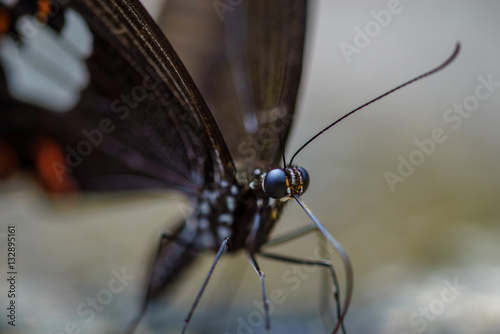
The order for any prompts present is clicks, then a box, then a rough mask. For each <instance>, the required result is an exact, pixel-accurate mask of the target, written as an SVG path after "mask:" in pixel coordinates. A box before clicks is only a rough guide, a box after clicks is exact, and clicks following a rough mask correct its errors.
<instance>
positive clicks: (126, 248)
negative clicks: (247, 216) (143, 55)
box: [0, 0, 500, 334]
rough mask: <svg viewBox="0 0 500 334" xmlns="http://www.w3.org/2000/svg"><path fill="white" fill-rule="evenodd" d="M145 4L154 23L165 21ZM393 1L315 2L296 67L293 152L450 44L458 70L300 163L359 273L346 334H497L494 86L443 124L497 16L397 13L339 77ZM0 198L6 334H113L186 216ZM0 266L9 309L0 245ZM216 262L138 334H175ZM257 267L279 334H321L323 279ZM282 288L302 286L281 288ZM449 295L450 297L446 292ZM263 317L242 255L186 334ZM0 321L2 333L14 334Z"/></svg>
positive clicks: (440, 10)
mask: <svg viewBox="0 0 500 334" xmlns="http://www.w3.org/2000/svg"><path fill="white" fill-rule="evenodd" d="M150 2H151V4H152V7H151V8H153V7H155V6H156V7H160V5H161V1H159V0H158V1H150ZM393 3H394V1H373V0H371V1H355V2H354V1H351V2H350V1H329V0H325V1H312V4H311V8H310V21H309V23H310V26H309V28H310V29H309V31H308V47H307V64H306V66H305V73H304V79H303V82H302V91H301V96H300V102H299V109H298V113H297V116H296V119H295V124H294V129H293V133H292V136H291V140H290V142H289V145H288V149H287V154H288V155H290V154H292V153H293V152H294V150H296V149H297V148H298V147H299V146H300V145H301V144H302V143H303V142H305V141H306V140H307V139H308V138H309V137H311V136H312V135H314V134H315V133H316V132H318V131H319V130H321V129H322V128H323V127H325V126H326V125H327V124H329V123H331V122H332V121H333V120H335V119H337V118H338V117H340V116H342V115H343V114H345V113H346V112H348V111H350V110H351V109H353V108H355V107H357V106H359V105H361V104H363V103H364V102H366V101H368V100H370V99H371V98H373V97H375V96H377V95H379V94H381V93H383V92H385V91H387V90H389V89H391V88H393V87H395V86H397V85H398V84H400V83H402V82H404V81H406V80H408V79H410V78H412V77H414V76H417V75H419V74H421V73H423V72H425V71H427V70H429V69H431V68H433V67H435V66H436V65H438V64H440V63H441V62H442V61H443V60H444V59H445V58H447V57H448V56H449V55H450V53H451V52H452V50H453V48H454V45H455V43H456V41H460V42H461V43H462V51H461V53H460V56H459V57H458V58H457V59H456V60H455V62H454V63H453V64H452V65H451V66H450V67H449V68H447V69H446V70H444V71H443V72H441V73H439V74H437V75H434V76H432V77H430V78H427V79H425V80H423V81H421V82H418V83H416V84H413V85H411V86H409V87H406V88H405V89H404V90H402V91H399V92H397V93H395V94H393V95H391V96H389V97H387V98H385V99H383V100H382V101H379V102H377V103H376V104H374V105H371V106H369V107H367V108H366V109H365V110H363V111H361V112H359V113H358V114H357V115H355V116H353V117H351V118H349V119H347V120H346V121H344V122H342V123H341V124H339V125H338V126H336V128H334V129H333V130H331V131H329V132H328V133H326V134H325V135H323V136H322V137H321V138H320V139H318V140H317V141H315V142H314V143H313V144H311V145H310V147H308V149H306V150H304V151H303V152H302V153H300V155H299V156H298V157H297V159H296V162H297V163H300V164H301V165H303V166H304V167H305V168H307V170H308V171H309V173H310V175H311V185H310V187H309V190H308V193H307V194H305V195H304V200H305V201H306V202H307V203H308V204H309V206H310V208H311V209H312V210H313V211H314V213H315V214H316V215H317V217H318V218H319V219H320V220H321V221H322V222H323V223H324V224H325V226H326V227H327V228H328V230H329V231H330V232H331V233H332V234H334V235H335V236H336V238H337V239H338V240H339V241H340V242H341V243H342V244H343V245H344V247H345V248H346V250H347V251H348V253H349V255H350V257H351V260H352V262H353V265H354V272H355V290H354V297H353V302H352V307H351V310H350V312H349V313H348V316H347V319H346V327H347V328H348V332H349V333H397V334H400V333H401V334H402V333H498V332H499V331H500V320H499V319H500V317H499V314H500V288H499V282H500V265H499V259H498V257H499V256H498V255H499V254H500V246H499V242H498V240H500V228H499V227H500V223H499V217H500V209H499V205H498V198H499V195H500V190H499V185H500V184H499V183H500V175H499V172H498V170H499V167H500V157H499V154H498V152H499V151H498V148H499V141H500V138H499V136H500V132H499V131H498V128H500V110H499V106H500V87H494V92H493V93H492V94H491V96H490V97H489V98H487V99H485V100H484V101H480V105H479V106H478V108H477V110H476V111H473V112H471V115H470V116H469V117H468V118H463V119H462V120H463V121H462V123H461V125H460V126H459V127H458V128H457V129H453V128H452V127H451V125H452V124H451V123H448V122H446V121H445V120H444V119H443V115H444V114H445V112H446V111H447V109H449V108H452V107H453V105H454V104H463V103H464V101H466V100H467V99H469V100H470V96H473V95H474V94H475V91H476V87H477V86H478V85H479V84H480V81H479V80H478V77H480V76H482V77H484V78H487V77H488V76H490V75H491V76H492V78H493V81H500V69H499V66H498V64H499V62H498V55H499V54H500V40H499V38H498V31H499V28H500V23H499V21H498V13H499V12H500V3H498V1H481V2H477V1H461V0H455V1H451V0H450V1H423V0H422V1H409V0H401V1H400V2H399V4H400V5H399V7H398V8H400V9H401V10H400V13H399V14H397V15H392V17H391V20H390V22H389V23H388V24H387V25H386V26H385V27H381V29H380V31H379V32H378V33H375V34H373V37H372V38H371V40H370V43H369V44H368V45H367V46H365V47H363V48H360V50H359V53H358V54H354V55H352V59H351V61H350V62H348V61H347V59H346V57H345V56H344V54H343V53H342V51H341V48H340V45H342V43H348V44H350V45H354V38H355V34H356V32H355V29H356V27H359V28H360V29H361V30H364V29H365V26H366V25H367V24H369V25H370V24H371V25H372V24H373V23H370V22H375V20H374V17H373V15H372V14H371V12H372V11H375V12H379V11H381V10H386V9H387V8H388V6H391V4H393ZM469 100H468V101H469ZM436 128H441V129H443V131H444V133H445V134H446V136H447V137H446V138H447V139H446V140H445V141H444V142H443V143H438V144H436V149H435V152H434V153H433V154H431V155H430V156H426V157H425V160H424V161H423V163H422V164H421V165H419V166H417V167H415V170H414V172H413V173H412V174H411V175H410V176H408V177H407V178H405V182H403V183H397V184H396V185H395V189H394V191H391V189H390V187H389V186H388V183H387V181H386V178H385V177H384V173H385V172H387V171H390V172H393V173H397V169H398V166H399V164H400V160H399V156H402V157H404V158H405V159H408V157H409V156H410V155H411V154H412V153H413V152H414V151H415V150H416V149H418V146H417V145H416V143H415V140H424V139H428V138H431V132H432V131H433V130H434V129H436ZM413 154H416V153H413ZM0 190H1V192H0V214H1V216H0V229H1V230H0V233H6V226H7V225H11V224H15V225H16V226H17V229H18V231H17V238H18V255H17V261H18V263H19V264H18V267H19V270H18V271H19V275H18V292H19V295H18V307H19V308H18V319H17V320H18V326H16V328H15V329H14V331H13V332H15V333H61V332H62V333H64V331H65V325H66V324H67V323H68V322H69V321H75V322H77V323H78V324H80V325H81V329H82V333H120V332H122V331H123V329H124V328H125V326H126V323H127V321H128V320H129V319H130V318H131V316H132V314H133V313H134V312H135V310H136V308H137V307H138V303H139V299H140V297H141V291H142V289H143V287H144V283H145V278H146V275H147V267H148V264H149V259H150V257H151V254H152V252H153V251H154V249H155V247H156V243H157V240H158V235H159V233H160V232H161V231H163V230H165V229H168V228H169V226H172V225H171V224H172V223H174V222H176V221H177V220H178V219H179V217H181V216H182V213H183V208H184V207H185V205H184V202H183V199H182V198H181V197H180V196H179V195H177V194H166V193H153V194H152V193H138V194H100V195H83V196H81V197H79V198H73V199H67V200H63V201H57V202H54V201H53V200H52V199H51V198H49V197H48V196H47V195H46V194H44V193H43V191H42V190H41V189H40V188H39V187H38V186H37V185H36V183H34V182H33V180H32V179H31V178H30V177H29V176H27V175H23V174H20V175H17V176H16V177H14V178H12V179H9V180H7V181H4V182H2V183H1V184H0ZM306 223H308V219H307V217H306V215H305V214H304V213H303V212H302V211H301V210H300V208H298V207H297V206H296V205H293V204H292V205H289V207H288V208H287V210H286V213H285V215H284V217H283V218H282V220H281V222H280V224H279V226H278V228H277V230H276V234H280V233H283V232H285V231H288V230H291V229H293V228H294V227H297V226H301V225H303V224H306ZM0 237H2V235H1V234H0ZM316 249H318V239H317V238H316V237H315V236H314V235H311V236H309V237H306V238H303V239H301V240H299V241H295V242H292V243H290V244H288V245H283V246H280V247H277V248H276V252H281V253H283V254H288V255H294V256H297V257H311V256H313V254H314V252H315V250H316ZM0 254H1V258H0V272H1V273H2V277H1V281H0V282H1V283H0V291H1V296H2V297H1V298H0V309H2V310H5V307H6V305H5V300H6V299H5V292H4V291H5V284H6V282H5V279H4V276H5V274H4V273H5V272H6V269H5V265H6V263H5V262H6V259H5V255H4V254H6V244H5V240H4V239H0ZM212 259H213V254H206V255H205V256H203V257H201V259H200V261H199V262H198V263H197V264H196V265H195V266H193V267H192V268H191V269H190V270H189V271H188V272H187V273H186V275H185V276H184V277H183V280H182V281H181V282H179V283H178V284H176V285H174V286H173V287H172V290H171V292H170V293H169V294H168V295H167V296H165V298H164V299H162V300H159V301H158V302H157V303H155V304H154V305H153V306H152V308H151V312H150V313H149V314H148V316H147V318H146V320H145V322H144V323H143V325H142V326H141V327H140V329H139V331H138V333H177V332H179V331H180V328H181V325H182V319H183V318H184V316H185V314H186V312H187V309H188V307H189V305H190V303H191V302H192V301H193V299H194V295H195V294H196V292H197V290H198V288H199V286H200V285H201V281H202V280H203V278H204V276H205V274H206V272H207V271H208V268H209V266H210V264H211V261H212ZM333 260H334V262H335V263H336V266H337V267H338V268H339V269H337V271H338V272H339V274H340V275H342V273H343V272H342V270H341V269H340V264H339V263H338V261H337V259H336V258H335V257H334V258H333ZM260 264H261V267H262V269H263V271H264V272H265V273H266V279H267V289H268V291H273V290H276V289H279V290H281V291H282V292H283V296H284V298H285V301H284V302H283V303H282V304H280V305H276V307H275V308H274V310H273V314H272V328H273V329H272V333H274V334H276V333H328V332H329V330H331V329H325V328H324V326H323V322H322V320H321V316H320V312H319V301H320V300H321V298H320V297H319V295H320V291H321V289H320V285H321V284H320V282H321V279H322V274H321V270H316V271H314V272H311V273H309V272H306V271H301V273H302V274H301V276H300V275H298V274H290V271H291V270H294V267H293V266H291V265H289V264H283V263H276V262H273V261H269V260H265V259H261V260H260ZM124 267H125V268H126V272H127V274H129V275H132V276H135V278H134V279H133V280H131V281H130V282H129V284H128V285H127V286H126V287H125V288H124V289H123V291H122V292H120V293H117V294H114V295H113V299H112V301H110V303H109V304H108V305H106V306H105V307H103V310H102V311H101V312H97V313H96V316H95V319H93V320H92V321H90V322H86V321H85V319H86V318H85V317H81V316H79V315H78V314H77V308H78V306H79V305H80V304H81V303H85V302H87V300H88V299H87V298H95V297H96V296H97V295H98V294H99V293H100V291H101V290H102V289H106V288H108V283H109V281H110V279H112V278H113V273H112V271H113V270H118V271H121V269H122V268H124ZM295 270H297V269H295ZM304 273H305V274H304ZM290 275H291V276H290ZM292 276H293V277H294V278H295V279H296V278H297V277H298V278H299V279H298V282H299V284H291V283H290V282H289V281H288V280H287V279H286V278H290V277H292ZM284 277H286V278H285V279H284ZM296 282H297V281H296ZM342 282H343V281H342ZM454 282H456V283H458V284H459V285H460V287H459V288H457V289H456V290H445V289H446V288H447V287H448V286H449V285H448V284H453V283H454ZM297 286H298V287H297ZM292 287H293V288H295V287H297V288H296V289H295V290H293V291H292ZM450 291H452V292H453V293H452V294H450ZM453 296H454V297H455V298H451V297H453ZM451 299H453V300H451ZM259 303H260V287H259V281H258V278H257V275H256V274H255V273H254V272H253V271H252V269H251V267H250V265H249V264H248V262H247V259H246V257H245V255H244V254H240V255H236V256H232V257H225V258H223V259H222V260H221V263H220V266H219V267H217V270H216V272H215V274H214V276H213V278H212V281H211V283H210V285H209V287H208V288H207V292H206V294H205V295H204V297H203V299H202V301H201V302H200V305H199V307H198V310H197V311H196V313H195V315H194V317H193V320H192V323H191V325H190V328H189V332H190V333H265V330H264V329H263V327H258V328H255V327H245V326H243V325H241V324H242V321H243V322H246V323H258V321H260V320H261V319H262V317H259V316H258V315H259V314H260V313H259V307H258V306H256V305H259ZM3 313H5V311H2V318H1V319H2V321H1V322H0V331H2V332H5V331H7V330H9V331H12V330H13V329H12V328H10V327H7V326H6V325H5V321H4V320H5V318H4V315H3ZM244 327H245V328H244Z"/></svg>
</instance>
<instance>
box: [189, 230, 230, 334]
mask: <svg viewBox="0 0 500 334" xmlns="http://www.w3.org/2000/svg"><path fill="white" fill-rule="evenodd" d="M228 246H229V238H226V239H224V241H223V242H222V244H221V246H220V247H219V251H218V252H217V255H216V256H215V259H214V262H213V263H212V266H211V267H210V271H209V272H208V275H207V277H205V281H203V285H202V286H201V289H200V291H198V294H197V295H196V298H195V300H194V302H193V305H191V309H190V310H189V313H188V315H187V316H186V318H185V319H184V326H182V331H181V334H184V333H185V332H186V329H187V326H188V325H189V321H191V317H192V316H193V313H194V310H195V309H196V306H197V305H198V302H199V301H200V299H201V296H202V295H203V292H204V291H205V288H206V287H207V285H208V281H209V280H210V277H212V273H213V272H214V269H215V266H216V265H217V262H219V259H220V258H221V256H222V254H224V251H225V250H226V249H227V247H228Z"/></svg>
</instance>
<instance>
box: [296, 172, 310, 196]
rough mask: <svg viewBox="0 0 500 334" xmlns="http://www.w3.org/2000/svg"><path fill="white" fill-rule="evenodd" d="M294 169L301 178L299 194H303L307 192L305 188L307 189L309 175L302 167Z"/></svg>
mask: <svg viewBox="0 0 500 334" xmlns="http://www.w3.org/2000/svg"><path fill="white" fill-rule="evenodd" d="M296 169H298V170H299V173H300V174H302V178H301V181H302V192H301V194H303V193H304V192H305V191H306V190H307V187H309V174H308V173H307V171H306V170H305V169H304V168H302V167H296Z"/></svg>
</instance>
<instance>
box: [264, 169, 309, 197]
mask: <svg viewBox="0 0 500 334" xmlns="http://www.w3.org/2000/svg"><path fill="white" fill-rule="evenodd" d="M308 186H309V174H308V173H307V171H306V170H305V169H304V168H302V167H298V166H292V167H286V168H283V169H281V168H276V169H272V170H270V171H269V172H267V174H266V175H265V176H264V180H263V184H262V188H263V189H264V192H265V193H266V194H267V195H268V196H269V197H271V198H274V199H283V200H285V199H288V198H289V197H292V196H293V195H302V194H303V193H304V192H305V191H306V190H307V187H308Z"/></svg>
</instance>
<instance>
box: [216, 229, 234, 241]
mask: <svg viewBox="0 0 500 334" xmlns="http://www.w3.org/2000/svg"><path fill="white" fill-rule="evenodd" d="M232 234H233V233H232V231H231V229H230V228H229V227H227V226H223V225H222V226H219V227H217V235H218V236H219V239H220V240H223V239H225V238H229V237H230V236H231V235H232Z"/></svg>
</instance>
